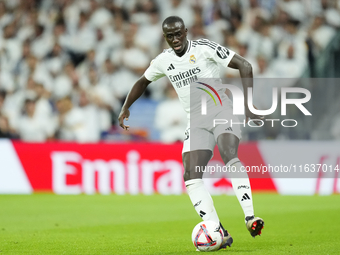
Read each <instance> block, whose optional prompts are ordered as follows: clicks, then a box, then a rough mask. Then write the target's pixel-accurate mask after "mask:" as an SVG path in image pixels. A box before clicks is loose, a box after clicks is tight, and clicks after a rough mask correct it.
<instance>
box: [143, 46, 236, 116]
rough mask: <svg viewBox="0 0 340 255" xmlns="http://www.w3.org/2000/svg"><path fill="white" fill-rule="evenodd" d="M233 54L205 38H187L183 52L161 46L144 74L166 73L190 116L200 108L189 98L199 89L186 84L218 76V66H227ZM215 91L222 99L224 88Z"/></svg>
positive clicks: (150, 77)
mask: <svg viewBox="0 0 340 255" xmlns="http://www.w3.org/2000/svg"><path fill="white" fill-rule="evenodd" d="M234 55H235V52H233V51H232V50H230V49H227V48H225V47H223V46H221V45H219V44H217V43H215V42H212V41H209V40H207V39H199V40H196V41H190V40H188V49H187V51H186V53H185V54H184V55H183V56H181V57H179V56H177V55H176V54H175V52H174V50H173V49H166V50H164V51H163V52H162V53H161V54H159V55H158V56H157V57H156V58H155V59H154V60H152V61H151V64H150V66H149V67H148V69H147V70H146V71H145V73H144V76H145V78H146V79H148V80H149V81H156V80H158V79H159V78H161V77H164V76H167V77H168V78H169V80H170V82H171V84H172V85H173V87H174V88H175V90H176V92H177V94H178V97H179V100H180V101H181V103H182V106H183V108H184V110H185V111H186V112H187V113H188V118H190V112H191V113H193V112H195V111H196V110H197V111H198V110H200V107H201V106H200V104H196V103H195V104H193V99H197V98H198V97H199V98H201V97H200V95H199V93H201V92H202V91H201V90H199V89H197V90H196V89H195V87H193V86H189V85H190V84H191V83H193V82H197V81H201V80H202V79H203V80H204V79H207V78H209V79H210V80H213V79H218V80H220V66H222V67H224V68H226V67H228V64H229V62H230V61H231V59H232V58H233V56H234ZM219 65H220V66H219ZM224 90H225V89H224ZM219 92H221V91H219ZM219 94H220V97H221V100H222V101H223V100H225V99H228V97H227V96H226V95H225V94H224V91H222V93H219ZM190 97H191V98H192V99H191V106H190ZM197 102H198V101H197ZM210 103H211V102H210ZM208 105H209V102H208Z"/></svg>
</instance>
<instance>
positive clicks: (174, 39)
mask: <svg viewBox="0 0 340 255" xmlns="http://www.w3.org/2000/svg"><path fill="white" fill-rule="evenodd" d="M187 32H188V29H186V28H185V27H184V25H183V24H182V23H181V22H174V23H170V24H166V25H164V27H163V36H164V38H165V40H166V41H167V43H168V44H169V46H170V47H171V48H173V50H174V51H175V53H176V54H177V55H178V56H182V55H183V54H184V53H185V51H186V49H187V47H188V41H187Z"/></svg>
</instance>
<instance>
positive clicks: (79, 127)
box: [56, 96, 89, 142]
mask: <svg viewBox="0 0 340 255" xmlns="http://www.w3.org/2000/svg"><path fill="white" fill-rule="evenodd" d="M56 107H57V110H58V112H59V115H57V116H56V123H57V126H58V129H57V137H58V138H59V139H60V140H62V141H76V142H87V141H88V139H89V138H88V137H86V134H87V130H86V115H85V112H84V111H82V110H81V109H80V108H79V107H76V106H74V105H73V103H72V101H71V98H70V97H69V96H66V97H63V98H59V99H58V100H57V104H56Z"/></svg>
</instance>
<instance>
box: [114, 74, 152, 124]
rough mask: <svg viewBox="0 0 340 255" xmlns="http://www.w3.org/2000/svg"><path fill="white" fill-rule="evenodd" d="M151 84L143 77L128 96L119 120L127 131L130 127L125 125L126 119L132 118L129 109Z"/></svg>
mask: <svg viewBox="0 0 340 255" xmlns="http://www.w3.org/2000/svg"><path fill="white" fill-rule="evenodd" d="M150 83H151V81H149V80H148V79H146V78H145V76H144V75H143V76H142V77H140V78H139V79H138V81H137V82H136V83H135V84H134V85H133V87H132V88H131V90H130V92H129V94H128V95H127V97H126V99H125V102H124V104H123V107H122V109H121V111H120V114H119V117H118V120H119V125H120V126H121V127H122V128H123V129H125V130H129V126H128V125H125V124H124V119H125V120H128V119H129V116H130V111H129V108H130V106H131V105H132V104H133V103H134V102H135V101H136V100H137V99H138V98H139V97H140V96H141V95H142V94H143V93H144V91H145V90H146V87H147V86H148V85H149V84H150Z"/></svg>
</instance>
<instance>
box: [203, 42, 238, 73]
mask: <svg viewBox="0 0 340 255" xmlns="http://www.w3.org/2000/svg"><path fill="white" fill-rule="evenodd" d="M198 44H199V45H202V46H204V51H205V55H206V56H207V57H208V58H210V59H212V60H214V61H215V62H216V63H218V64H219V65H221V66H223V67H228V65H229V63H230V61H231V60H232V58H233V57H234V55H235V52H234V51H232V50H230V49H228V48H226V47H223V46H221V45H220V44H218V43H215V42H212V41H209V40H207V39H201V40H198Z"/></svg>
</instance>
